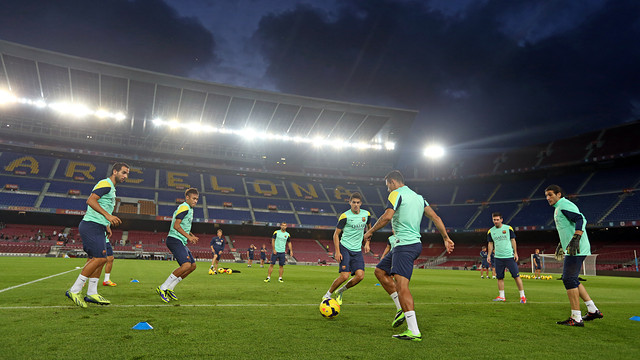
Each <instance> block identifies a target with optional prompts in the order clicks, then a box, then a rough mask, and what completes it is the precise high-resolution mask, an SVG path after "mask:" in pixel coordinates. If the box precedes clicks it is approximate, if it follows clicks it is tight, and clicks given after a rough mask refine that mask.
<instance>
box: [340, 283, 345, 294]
mask: <svg viewBox="0 0 640 360" xmlns="http://www.w3.org/2000/svg"><path fill="white" fill-rule="evenodd" d="M345 291H347V285H346V284H345V285H344V286H342V287H341V288H340V289H338V293H340V294H342V293H343V292H345Z"/></svg>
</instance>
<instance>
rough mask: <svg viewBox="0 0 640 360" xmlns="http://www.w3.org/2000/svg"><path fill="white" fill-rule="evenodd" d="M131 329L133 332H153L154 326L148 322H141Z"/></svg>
mask: <svg viewBox="0 0 640 360" xmlns="http://www.w3.org/2000/svg"><path fill="white" fill-rule="evenodd" d="M131 329H133V330H152V329H153V326H151V325H149V323H148V322H144V321H142V322H139V323H137V324H136V325H135V326H134V327H132V328H131Z"/></svg>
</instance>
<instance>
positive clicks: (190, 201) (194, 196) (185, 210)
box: [156, 188, 200, 303]
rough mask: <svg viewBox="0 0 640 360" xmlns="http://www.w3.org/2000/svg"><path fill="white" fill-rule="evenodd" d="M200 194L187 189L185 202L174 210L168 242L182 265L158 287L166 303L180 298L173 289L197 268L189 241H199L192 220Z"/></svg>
mask: <svg viewBox="0 0 640 360" xmlns="http://www.w3.org/2000/svg"><path fill="white" fill-rule="evenodd" d="M199 196H200V195H199V194H198V190H197V189H194V188H189V189H187V191H185V192H184V202H183V203H182V204H180V205H178V208H177V209H176V211H174V212H173V218H172V219H171V227H170V228H169V235H168V236H167V241H166V244H167V247H168V248H169V250H171V253H172V254H173V257H174V258H175V259H176V261H177V262H178V265H180V266H179V267H178V268H177V269H175V270H174V271H173V272H172V273H171V275H169V277H168V278H167V280H165V282H164V283H162V285H160V286H158V287H157V288H156V292H157V293H158V295H160V298H161V299H162V301H164V302H166V303H168V302H169V301H170V300H178V297H177V296H176V293H175V292H174V291H173V290H174V289H175V287H176V285H178V283H179V282H180V281H182V280H183V279H184V278H186V277H187V276H188V275H189V274H191V273H192V272H193V271H194V270H195V269H196V259H194V258H193V255H192V254H191V250H189V248H188V247H187V241H189V242H191V243H192V244H195V243H197V242H198V237H197V236H195V235H193V234H192V233H191V222H192V221H193V208H194V207H195V206H196V205H197V204H198V198H199Z"/></svg>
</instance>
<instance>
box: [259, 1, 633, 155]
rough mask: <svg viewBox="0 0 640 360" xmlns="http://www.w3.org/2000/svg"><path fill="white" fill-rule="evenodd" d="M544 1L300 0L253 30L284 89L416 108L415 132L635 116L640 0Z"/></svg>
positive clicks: (455, 133) (486, 131)
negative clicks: (332, 3) (323, 6)
mask: <svg viewBox="0 0 640 360" xmlns="http://www.w3.org/2000/svg"><path fill="white" fill-rule="evenodd" d="M536 3H538V2H536V1H525V0H519V1H513V2H512V3H510V6H507V7H505V6H504V2H502V1H483V2H477V3H471V4H470V3H469V2H465V1H462V2H461V5H460V6H462V7H464V9H463V10H464V11H463V12H461V11H454V10H455V9H454V10H451V8H449V9H447V11H446V12H445V11H440V10H438V9H437V8H435V7H433V6H431V7H429V6H425V5H424V4H422V3H419V2H395V1H390V0H367V1H365V0H352V1H344V2H342V4H343V6H342V7H341V8H340V9H339V10H338V12H337V13H336V14H337V15H336V14H333V16H331V17H329V16H327V15H326V13H325V12H324V11H323V10H320V9H317V8H313V7H311V6H298V7H296V8H295V9H293V10H290V11H286V12H283V13H279V14H272V15H268V16H265V17H264V18H263V19H262V20H261V22H260V24H259V28H258V30H257V31H256V33H255V35H254V38H255V39H257V40H258V43H259V44H260V50H261V52H262V54H263V56H264V57H265V61H266V63H267V64H268V69H267V72H266V75H267V76H268V77H269V78H270V79H271V80H272V81H273V83H274V84H275V86H276V87H277V88H278V89H279V90H280V91H283V92H287V93H296V94H302V95H307V96H318V97H326V98H332V99H340V100H345V101H361V102H366V103H372V101H371V100H372V99H373V101H375V104H376V105H389V106H403V107H408V108H415V109H419V110H420V114H419V115H418V123H417V124H416V125H415V126H414V128H415V130H419V131H414V133H420V131H428V132H430V133H431V134H434V133H437V134H441V135H443V136H447V137H449V138H451V139H452V141H462V140H469V139H473V138H478V137H482V136H488V135H491V134H494V133H495V132H497V131H503V130H504V129H508V130H511V129H522V128H524V129H526V128H527V127H538V126H541V125H547V126H551V125H553V124H558V123H564V124H565V125H566V124H575V125H576V127H574V129H576V130H575V131H576V132H575V133H566V132H565V133H562V134H557V135H555V136H560V137H566V136H570V135H574V134H577V133H578V132H586V131H589V130H591V129H594V128H602V127H605V126H608V125H613V124H616V123H621V122H623V121H626V120H628V119H629V118H630V117H631V116H633V115H634V114H633V110H634V106H633V104H634V103H635V104H637V101H638V99H640V85H639V84H640V79H639V78H638V76H640V72H638V71H637V64H638V63H640V48H639V45H638V42H637V39H638V38H640V20H639V19H640V15H639V14H640V3H638V2H636V1H633V0H620V1H600V2H598V1H595V0H593V1H590V3H591V5H590V7H589V8H588V9H586V10H584V11H582V12H580V13H572V9H574V8H575V6H574V5H572V2H571V1H567V2H561V3H560V4H558V3H559V2H554V5H553V6H548V7H546V8H545V7H539V6H537V5H535V4H536ZM563 4H564V6H563ZM527 9H529V10H531V9H535V11H533V10H532V12H528V11H527ZM568 13H572V14H573V15H572V16H571V17H569V18H567V17H563V16H560V15H559V14H568ZM461 14H462V15H461ZM518 20H519V21H518ZM567 21H568V22H569V23H564V22H567ZM515 24H520V25H521V26H520V27H517V26H515ZM635 109H636V111H637V106H636V107H635ZM549 136H553V135H549ZM512 145H517V144H512Z"/></svg>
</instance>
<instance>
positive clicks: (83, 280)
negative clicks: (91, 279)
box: [69, 274, 87, 293]
mask: <svg viewBox="0 0 640 360" xmlns="http://www.w3.org/2000/svg"><path fill="white" fill-rule="evenodd" d="M86 282H87V277H86V276H83V275H82V274H80V275H78V278H77V279H76V282H74V283H73V285H72V286H71V289H69V292H72V293H79V292H80V290H82V287H83V286H84V283H86Z"/></svg>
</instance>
